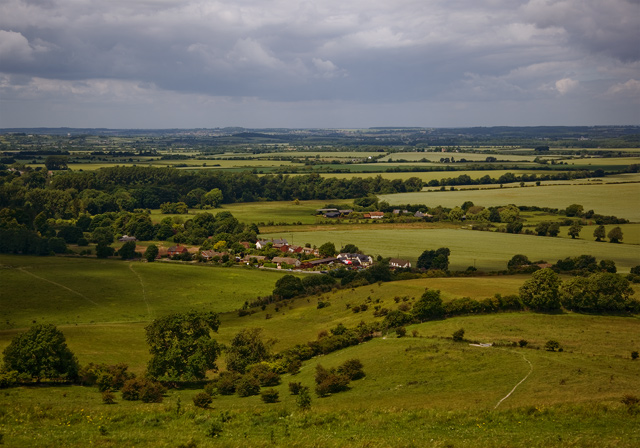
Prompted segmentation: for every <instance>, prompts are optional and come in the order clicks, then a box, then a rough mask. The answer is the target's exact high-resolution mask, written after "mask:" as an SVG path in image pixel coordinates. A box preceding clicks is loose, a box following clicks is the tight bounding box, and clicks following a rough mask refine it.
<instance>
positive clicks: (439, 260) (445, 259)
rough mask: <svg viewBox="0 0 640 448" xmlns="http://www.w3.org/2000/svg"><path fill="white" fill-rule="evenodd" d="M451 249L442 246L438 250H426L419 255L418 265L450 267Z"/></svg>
mask: <svg viewBox="0 0 640 448" xmlns="http://www.w3.org/2000/svg"><path fill="white" fill-rule="evenodd" d="M450 254H451V251H450V250H449V248H448V247H441V248H440V249H437V250H425V251H424V252H422V254H420V256H419V257H418V264H417V267H418V268H419V269H442V270H443V271H446V270H447V269H449V255H450Z"/></svg>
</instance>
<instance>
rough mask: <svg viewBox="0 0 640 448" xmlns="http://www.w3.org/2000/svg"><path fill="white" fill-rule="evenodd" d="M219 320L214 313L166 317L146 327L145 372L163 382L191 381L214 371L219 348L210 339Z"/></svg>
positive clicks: (178, 314)
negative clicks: (147, 350) (148, 357)
mask: <svg viewBox="0 0 640 448" xmlns="http://www.w3.org/2000/svg"><path fill="white" fill-rule="evenodd" d="M219 325H220V319H219V318H218V315H217V314H216V313H213V312H197V311H190V312H187V313H174V314H169V315H168V316H164V317H161V318H158V319H156V320H154V321H153V322H152V323H151V324H149V325H147V326H146V327H145V331H146V334H147V343H148V344H149V352H150V353H151V360H150V361H149V364H148V367H147V372H148V374H149V375H150V376H151V377H152V378H156V379H159V380H163V381H185V380H186V381H191V380H201V379H203V378H205V376H206V374H207V371H208V370H216V369H217V366H216V359H217V357H218V355H219V353H220V345H219V344H218V343H217V342H216V341H215V340H214V339H212V338H211V332H216V331H218V327H219Z"/></svg>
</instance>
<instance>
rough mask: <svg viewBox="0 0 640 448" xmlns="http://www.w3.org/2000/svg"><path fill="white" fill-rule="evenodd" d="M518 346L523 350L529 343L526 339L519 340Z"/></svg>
mask: <svg viewBox="0 0 640 448" xmlns="http://www.w3.org/2000/svg"><path fill="white" fill-rule="evenodd" d="M518 345H519V346H520V347H521V348H525V347H526V346H527V345H529V341H527V340H526V339H520V340H519V341H518Z"/></svg>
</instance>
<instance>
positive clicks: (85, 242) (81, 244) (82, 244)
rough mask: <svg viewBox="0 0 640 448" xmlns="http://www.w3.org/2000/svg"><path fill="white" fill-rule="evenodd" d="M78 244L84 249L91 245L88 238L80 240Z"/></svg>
mask: <svg viewBox="0 0 640 448" xmlns="http://www.w3.org/2000/svg"><path fill="white" fill-rule="evenodd" d="M77 244H78V246H80V247H84V246H88V245H89V241H88V240H87V239H86V238H78V241H77Z"/></svg>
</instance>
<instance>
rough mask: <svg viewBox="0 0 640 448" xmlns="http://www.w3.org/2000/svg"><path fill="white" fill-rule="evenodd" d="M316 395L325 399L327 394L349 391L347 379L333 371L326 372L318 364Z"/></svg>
mask: <svg viewBox="0 0 640 448" xmlns="http://www.w3.org/2000/svg"><path fill="white" fill-rule="evenodd" d="M315 380H316V394H317V395H318V396H319V397H326V396H327V395H329V394H332V393H337V392H342V391H345V390H348V389H349V381H350V380H349V377H348V376H346V375H340V374H338V373H337V372H336V370H335V369H331V370H327V369H325V368H324V367H322V366H321V365H320V364H318V365H317V366H316V377H315Z"/></svg>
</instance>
